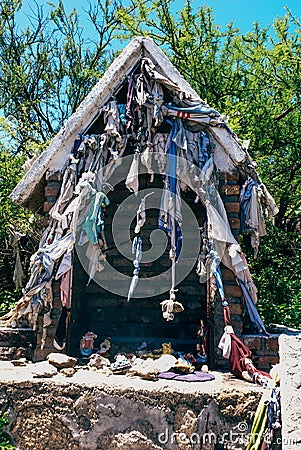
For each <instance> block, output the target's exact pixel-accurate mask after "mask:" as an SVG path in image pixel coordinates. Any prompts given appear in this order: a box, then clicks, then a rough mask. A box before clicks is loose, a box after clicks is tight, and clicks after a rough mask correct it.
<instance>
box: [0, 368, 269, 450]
mask: <svg viewBox="0 0 301 450" xmlns="http://www.w3.org/2000/svg"><path fill="white" fill-rule="evenodd" d="M78 374H79V373H78ZM88 375H89V373H87V372H86V375H85V371H81V374H80V377H84V378H83V380H82V382H81V383H79V382H75V381H72V379H69V380H71V381H69V380H68V382H67V381H65V382H64V381H63V376H62V375H61V376H60V375H58V376H57V377H59V376H60V377H61V378H60V379H58V380H56V381H54V380H53V381H47V380H46V379H43V380H41V381H34V380H25V379H24V381H14V382H11V381H0V411H1V412H7V413H8V417H9V421H10V425H9V428H8V431H9V432H10V434H11V436H12V437H13V439H14V442H15V444H16V445H17V448H18V449H20V450H21V449H22V450H80V449H83V450H116V449H122V450H171V449H172V450H177V449H178V450H190V449H195V450H197V449H199V448H200V447H201V448H202V449H203V450H217V449H218V450H224V449H227V450H243V449H244V448H245V442H244V439H245V436H247V433H248V430H249V429H250V427H251V423H252V419H253V417H254V413H255V410H256V407H257V404H258V401H259V399H260V397H261V395H262V390H261V389H260V388H258V387H256V386H253V385H252V384H248V383H243V382H241V381H239V380H235V381H231V380H230V381H229V380H228V379H225V378H224V379H221V378H218V379H216V380H215V381H210V382H203V383H183V382H175V381H174V382H171V381H168V382H166V381H165V380H160V381H158V382H151V381H149V382H147V381H143V380H139V379H137V378H136V379H130V380H129V379H128V378H126V377H121V376H116V378H117V381H115V382H114V381H113V382H112V381H110V380H111V378H112V377H110V379H109V381H107V382H106V381H104V380H103V378H104V376H102V378H101V376H99V375H98V374H96V373H95V374H94V375H93V374H92V375H93V379H94V383H92V382H91V377H88ZM217 376H218V375H217ZM114 377H115V376H113V378H114ZM97 379H98V381H97V382H95V380H97ZM84 380H85V381H84ZM177 383H178V384H177ZM240 439H242V441H241V442H240Z"/></svg>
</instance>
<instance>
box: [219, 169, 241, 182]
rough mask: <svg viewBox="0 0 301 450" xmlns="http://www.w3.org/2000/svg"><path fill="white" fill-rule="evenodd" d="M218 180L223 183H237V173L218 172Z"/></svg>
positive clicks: (236, 171)
mask: <svg viewBox="0 0 301 450" xmlns="http://www.w3.org/2000/svg"><path fill="white" fill-rule="evenodd" d="M218 175H219V179H220V180H225V181H238V180H239V171H238V170H235V171H234V172H233V173H224V172H219V174H218Z"/></svg>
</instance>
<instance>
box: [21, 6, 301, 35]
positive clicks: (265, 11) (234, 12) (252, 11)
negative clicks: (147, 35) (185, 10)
mask: <svg viewBox="0 0 301 450" xmlns="http://www.w3.org/2000/svg"><path fill="white" fill-rule="evenodd" d="M91 2H93V0H91ZM37 3H38V4H39V5H45V11H46V10H47V7H48V5H47V3H48V2H47V1H43V0H37ZM52 3H54V4H57V3H58V1H57V0H52ZM125 3H126V2H125ZM183 3H184V1H183V0H175V1H174V7H173V9H174V11H178V10H179V9H181V8H182V6H183ZM83 4H87V3H86V2H85V1H83V0H64V5H65V7H66V9H67V11H71V10H72V9H73V8H74V7H75V8H76V9H77V11H78V12H79V13H82V14H83V16H84V13H83V9H82V8H83V6H82V5H83ZM192 4H193V5H194V6H195V7H198V6H199V5H201V4H207V5H208V6H211V7H212V9H213V11H214V16H215V22H216V23H219V24H220V25H222V26H223V27H224V26H225V25H227V23H229V22H231V21H234V23H235V25H236V26H237V27H238V28H240V29H241V31H242V32H243V33H246V32H247V31H251V30H252V26H253V24H254V22H256V21H258V22H259V23H260V24H261V25H262V26H266V25H271V23H272V22H273V19H274V18H275V17H277V16H278V17H279V16H283V15H284V14H285V9H284V8H285V6H288V8H289V9H290V10H291V11H292V13H293V14H294V15H295V16H296V17H297V18H300V19H301V1H300V0H286V1H285V0H284V1H283V0H249V1H243V0H206V1H205V2H200V1H198V0H192ZM30 5H34V1H33V0H23V8H22V10H23V11H24V12H29V11H30ZM84 22H85V21H83V24H84ZM24 23H25V22H24V16H23V15H19V24H20V26H22V25H23V24H24Z"/></svg>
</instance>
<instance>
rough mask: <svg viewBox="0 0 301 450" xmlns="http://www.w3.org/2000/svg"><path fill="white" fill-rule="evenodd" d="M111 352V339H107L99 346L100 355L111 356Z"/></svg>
mask: <svg viewBox="0 0 301 450" xmlns="http://www.w3.org/2000/svg"><path fill="white" fill-rule="evenodd" d="M110 350H111V338H110V337H107V338H106V339H105V340H104V341H103V342H101V343H100V344H99V350H98V352H97V353H98V354H99V355H101V356H104V357H105V356H109V355H110Z"/></svg>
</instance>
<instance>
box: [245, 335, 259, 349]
mask: <svg viewBox="0 0 301 450" xmlns="http://www.w3.org/2000/svg"><path fill="white" fill-rule="evenodd" d="M261 341H262V338H261V337H259V336H256V337H255V336H254V337H253V336H252V337H244V338H243V342H244V344H245V345H246V346H247V347H248V348H249V349H250V350H260V349H261Z"/></svg>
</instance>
